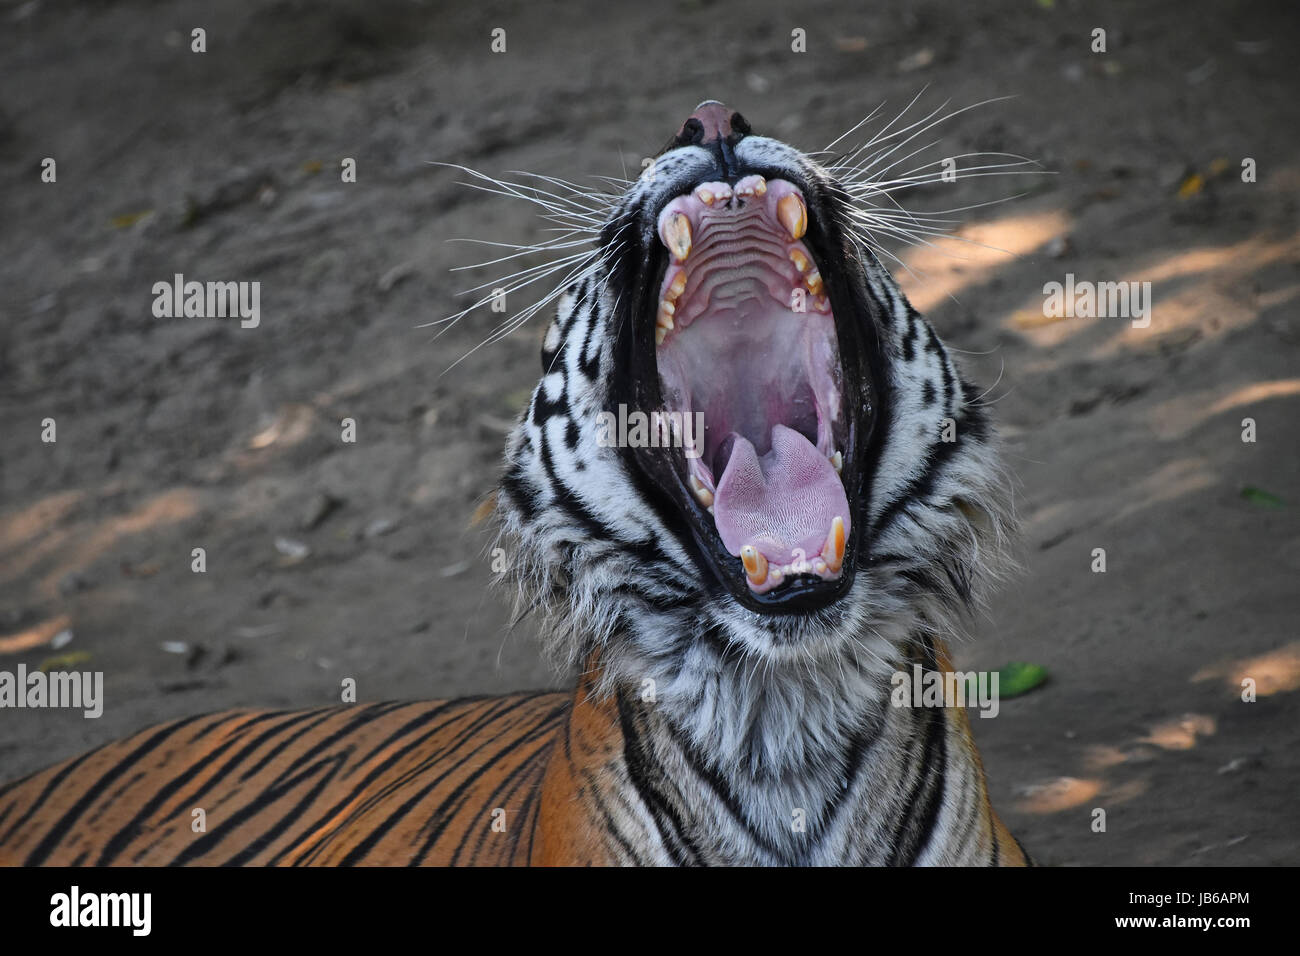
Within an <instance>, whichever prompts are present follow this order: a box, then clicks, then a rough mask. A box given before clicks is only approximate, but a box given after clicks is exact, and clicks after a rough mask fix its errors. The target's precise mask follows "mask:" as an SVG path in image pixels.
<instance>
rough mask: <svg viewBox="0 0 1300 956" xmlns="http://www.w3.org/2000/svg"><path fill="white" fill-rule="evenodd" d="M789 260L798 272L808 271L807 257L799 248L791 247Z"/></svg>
mask: <svg viewBox="0 0 1300 956" xmlns="http://www.w3.org/2000/svg"><path fill="white" fill-rule="evenodd" d="M790 261H791V262H793V263H794V267H795V268H796V269H798V270H799V271H800V272H807V271H808V266H809V262H808V257H807V256H805V255H804V254H803V252H802V251H801V250H799V249H791V250H790Z"/></svg>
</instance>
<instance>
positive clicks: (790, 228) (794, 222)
mask: <svg viewBox="0 0 1300 956" xmlns="http://www.w3.org/2000/svg"><path fill="white" fill-rule="evenodd" d="M776 218H777V219H779V220H781V225H783V226H785V229H786V232H788V233H790V238H791V239H802V238H803V234H804V233H805V232H807V231H808V207H807V206H805V205H804V204H803V197H802V196H800V195H799V194H798V193H790V194H789V195H788V196H782V197H781V201H780V202H778V203H777V204H776Z"/></svg>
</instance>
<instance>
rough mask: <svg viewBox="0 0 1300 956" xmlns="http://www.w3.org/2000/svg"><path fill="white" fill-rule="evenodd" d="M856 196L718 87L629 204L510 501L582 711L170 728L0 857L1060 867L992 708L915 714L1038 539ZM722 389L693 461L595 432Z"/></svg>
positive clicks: (705, 403) (509, 710) (611, 227)
mask: <svg viewBox="0 0 1300 956" xmlns="http://www.w3.org/2000/svg"><path fill="white" fill-rule="evenodd" d="M855 195H857V194H856V193H855V192H854V190H853V188H852V185H851V183H847V182H845V181H841V180H837V179H836V177H835V170H834V169H832V170H827V169H824V168H822V167H821V166H819V165H818V164H816V163H814V162H813V161H812V160H811V159H809V158H808V157H807V156H805V155H804V154H802V153H800V152H798V151H797V150H795V149H793V148H792V147H789V146H787V145H785V144H782V143H779V142H777V141H775V140H772V139H768V138H765V137H762V136H758V135H754V134H753V133H752V132H751V130H750V128H749V125H748V123H747V122H745V121H744V119H743V118H741V117H740V116H739V115H738V114H735V113H733V112H731V111H729V110H727V109H726V108H725V107H722V106H721V104H716V103H712V102H710V103H705V104H702V106H701V107H700V108H699V109H698V110H697V111H696V113H695V114H694V115H693V116H692V117H691V118H690V119H688V120H687V122H686V123H685V124H683V126H682V128H681V130H680V131H679V132H678V134H677V136H676V138H675V139H674V140H673V141H672V143H671V144H670V145H669V147H668V148H667V149H666V150H665V152H664V153H663V154H661V155H660V156H659V157H658V158H657V160H656V161H655V164H654V166H653V170H652V173H651V174H647V175H646V176H643V177H642V178H640V179H638V180H637V181H635V182H634V183H631V184H629V187H628V189H627V191H626V192H625V193H624V194H623V195H621V196H619V197H616V198H614V199H613V200H611V201H610V202H609V204H608V208H605V209H603V210H602V211H601V215H600V217H599V223H598V224H597V225H598V229H599V241H598V243H597V245H596V247H595V249H594V251H593V252H592V254H591V255H590V257H589V258H588V259H585V260H582V261H581V262H580V263H579V268H575V269H574V270H573V272H572V273H571V275H574V276H575V278H574V280H573V281H572V282H571V284H569V285H568V286H567V287H566V288H565V289H564V291H563V294H562V295H560V297H559V299H558V308H557V310H556V317H555V319H554V321H553V322H552V324H551V325H550V326H549V328H548V329H547V331H546V333H545V336H544V340H543V347H542V366H543V373H544V374H543V377H542V379H541V381H540V382H539V384H538V386H537V388H536V390H535V391H534V393H533V396H532V400H531V402H530V404H529V407H528V409H527V410H526V411H525V413H524V414H523V416H522V417H521V419H520V421H519V423H518V425H517V427H516V428H515V429H514V431H513V433H512V434H511V436H510V438H509V440H508V442H507V447H506V465H505V472H504V475H503V479H502V484H501V488H500V491H499V493H498V497H497V504H498V507H497V511H498V516H499V519H500V534H501V541H500V544H501V546H502V547H504V548H505V549H506V553H507V554H509V555H510V558H511V560H510V562H509V570H510V574H509V580H510V581H511V582H513V584H514V585H515V587H516V594H517V605H518V608H519V610H520V611H528V612H531V613H532V614H533V616H534V619H535V621H536V625H537V627H538V628H539V630H540V633H541V638H542V640H543V643H544V647H545V649H546V651H547V653H548V654H549V655H550V656H551V657H552V658H553V659H554V660H555V661H556V663H557V664H558V665H561V666H567V667H574V668H577V669H579V671H580V674H581V677H580V680H579V683H578V686H577V688H576V690H575V692H574V693H573V694H572V695H559V694H532V695H515V696H511V697H505V698H497V699H490V700H472V701H452V702H447V703H444V702H435V703H424V704H377V705H366V706H360V707H354V708H351V709H347V710H342V709H332V708H325V709H321V710H316V711H307V712H301V713H269V712H268V713H256V712H236V713H231V714H223V715H216V716H209V717H206V718H195V719H192V720H190V721H181V722H176V723H173V724H169V725H165V726H164V727H162V728H153V729H152V730H148V731H143V732H141V733H140V734H138V735H136V736H135V737H132V738H129V739H128V740H126V741H123V742H120V743H117V744H110V745H108V746H107V747H104V748H101V749H100V750H98V751H94V752H92V753H91V754H89V755H86V756H84V757H81V758H78V759H77V760H74V761H69V762H68V763H65V764H61V765H59V766H56V767H53V768H50V769H49V770H46V771H44V772H42V773H39V774H36V775H34V776H33V777H30V778H28V779H27V780H25V781H19V782H18V783H16V784H11V785H10V786H9V787H8V788H6V789H5V790H3V791H0V861H4V862H15V863H28V864H35V863H99V864H113V863H141V862H143V863H194V864H216V863H251V864H403V865H405V864H412V863H423V864H529V863H531V864H542V865H562V864H584V863H592V864H757V865H782V864H800V865H831V864H979V865H988V864H1001V865H1011V864H1024V863H1027V862H1029V861H1028V858H1027V856H1026V855H1025V854H1024V852H1023V851H1022V849H1021V848H1020V846H1019V844H1018V843H1017V842H1016V841H1015V839H1014V838H1013V837H1012V836H1011V835H1010V833H1009V832H1008V831H1007V830H1006V828H1005V827H1004V826H1003V825H1002V823H1001V822H1000V821H999V820H998V818H997V816H996V814H995V813H994V812H993V810H992V807H991V805H990V803H989V800H988V795H987V790H986V785H985V779H984V772H983V769H982V766H981V764H980V759H979V755H978V753H977V752H976V749H975V747H974V744H973V742H972V739H971V734H970V726H969V721H968V720H967V718H966V714H965V712H964V710H963V709H961V708H954V707H896V706H892V705H891V700H890V696H891V695H890V691H891V688H892V685H891V677H892V676H893V675H894V674H896V673H898V672H905V673H910V672H911V669H912V667H913V666H914V665H919V666H920V667H922V668H923V669H925V670H928V671H945V672H946V671H950V670H951V665H950V664H949V662H948V658H947V650H946V644H947V642H948V641H949V640H950V639H952V638H954V637H957V636H958V635H959V634H960V633H961V631H960V626H961V623H962V620H963V617H964V614H965V612H966V611H967V609H969V608H970V607H971V606H973V605H975V604H977V603H978V602H979V601H980V600H981V599H982V595H983V594H984V593H985V590H986V588H987V587H988V585H989V583H990V582H991V581H993V580H995V579H996V578H997V577H998V576H1000V575H1001V574H1003V573H1004V571H1005V570H1006V569H1007V568H1008V567H1009V561H1008V559H1007V557H1006V551H1007V544H1008V541H1009V540H1010V539H1011V537H1012V535H1013V530H1014V522H1013V518H1012V514H1011V508H1010V494H1009V490H1008V483H1007V479H1006V477H1005V475H1004V473H1003V470H1002V468H1001V466H1000V463H999V459H998V455H997V451H996V446H995V439H994V435H993V431H992V428H991V426H990V424H989V422H988V421H987V420H986V417H985V414H984V412H983V409H982V408H981V407H979V405H978V404H977V396H978V393H977V392H976V391H975V390H974V389H973V388H972V387H971V386H970V385H969V384H967V383H966V382H964V380H963V379H962V378H961V376H960V374H959V372H958V370H957V368H956V366H955V364H954V363H953V361H952V359H951V358H950V357H949V355H948V353H947V351H946V349H945V348H944V346H943V344H942V343H941V342H940V341H939V339H938V337H937V335H936V334H935V332H934V330H933V328H932V327H931V326H930V325H929V324H928V323H927V322H926V321H925V320H924V319H923V318H922V317H921V316H920V315H919V314H918V313H917V312H916V311H915V310H914V309H913V308H912V307H911V305H910V304H909V303H908V302H907V300H906V298H905V297H904V296H903V294H902V292H901V291H900V290H899V288H898V286H897V285H896V284H895V282H894V281H893V279H892V278H891V277H890V275H889V274H888V272H887V271H886V270H885V269H884V268H883V266H882V265H881V264H880V261H879V260H878V259H877V258H876V256H875V255H874V253H873V251H872V246H871V243H870V242H869V241H868V238H867V236H866V235H865V233H864V230H863V229H862V228H861V220H860V216H859V214H858V213H857V212H856V211H855ZM586 198H587V199H588V200H590V199H591V198H592V197H586ZM782 230H784V231H782ZM593 231H595V230H594V229H593ZM737 248H740V251H739V252H737ZM692 254H694V255H695V257H696V258H695V259H694V260H692V258H691V256H692ZM701 290H704V291H701ZM787 292H789V293H790V299H789V302H790V303H797V304H798V306H802V308H801V307H796V306H794V305H789V304H787V302H786V294H787ZM727 310H730V311H727ZM791 323H796V324H793V325H792V324H791ZM797 323H802V324H797ZM759 337H763V340H764V341H769V342H774V343H787V344H788V347H787V348H773V347H768V348H766V349H765V350H764V351H763V353H762V354H757V353H755V354H747V353H746V351H745V350H746V348H747V347H748V341H749V338H759ZM719 343H721V345H719ZM710 348H714V349H717V351H716V352H714V353H710V352H709V351H708V350H709V349H710ZM774 352H777V353H781V354H780V355H778V356H777V357H775V358H774V357H773V355H772V353H774ZM701 356H702V357H701ZM747 387H748V388H751V389H753V393H752V394H751V393H746V388H747ZM776 393H780V396H781V397H778V398H774V399H773V398H770V396H771V395H773V394H776ZM760 398H762V399H764V401H763V402H761V403H760V402H759V401H758V400H759V399H760ZM768 399H770V400H768ZM747 403H748V404H747ZM694 404H699V405H701V406H702V407H703V411H704V413H705V424H706V427H708V423H709V421H710V420H712V421H713V422H715V423H716V422H718V421H722V422H723V423H724V426H725V427H721V428H714V429H713V430H712V431H710V432H708V433H707V434H706V435H704V436H697V438H698V440H699V442H700V444H699V446H698V447H697V448H696V449H695V450H696V451H698V452H700V454H699V456H698V458H697V459H692V458H689V457H687V456H686V455H685V454H684V448H683V446H682V445H680V444H679V445H677V446H673V445H671V444H669V447H659V446H656V445H651V446H649V447H647V446H646V445H644V444H636V443H629V442H622V443H619V442H609V441H606V440H602V438H601V435H600V433H599V428H598V423H599V422H601V421H602V416H608V415H612V414H615V413H616V412H617V410H618V409H620V408H622V409H623V410H624V412H626V411H627V410H629V409H630V410H631V411H633V412H646V413H648V412H651V411H655V410H662V409H665V408H671V407H673V406H674V405H677V406H680V407H679V408H678V409H677V410H683V411H685V412H686V413H690V412H692V411H693V410H694V408H693V405H694ZM760 404H761V405H762V408H761V410H760V411H755V410H754V408H755V406H757V405H760ZM810 409H815V415H814V414H813V413H812V412H811V411H810ZM619 414H622V413H619ZM606 421H608V419H606ZM723 431H725V432H727V434H725V435H721V434H720V432H723ZM606 437H607V436H606ZM791 488H795V492H796V493H793V494H792V493H791V492H790V489H791ZM764 508H769V509H772V508H775V512H774V513H773V515H772V520H771V522H768V523H765V522H766V521H767V517H766V512H764V510H763V509H764ZM778 518H779V521H778V520H777V519H778ZM832 518H833V519H834V520H832ZM768 524H771V526H772V527H776V525H777V524H779V525H780V534H777V533H775V532H773V533H772V534H760V532H763V531H765V530H767V529H768ZM756 529H757V530H756ZM823 539H824V540H825V542H826V543H825V545H824V546H822V547H821V550H817V547H818V546H819V545H820V543H821V542H822V540H823ZM810 542H811V544H810ZM194 806H204V807H206V808H207V813H208V816H209V820H210V821H211V823H210V830H209V832H207V833H201V834H196V833H194V832H192V831H191V828H190V826H189V814H190V810H191V808H192V807H194Z"/></svg>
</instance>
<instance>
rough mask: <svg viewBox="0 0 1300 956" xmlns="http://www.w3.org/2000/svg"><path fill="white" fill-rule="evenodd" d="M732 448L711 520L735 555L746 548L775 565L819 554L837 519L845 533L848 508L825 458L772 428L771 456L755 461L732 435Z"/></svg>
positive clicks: (794, 435) (790, 432) (783, 429)
mask: <svg viewBox="0 0 1300 956" xmlns="http://www.w3.org/2000/svg"><path fill="white" fill-rule="evenodd" d="M733 438H734V442H735V444H734V446H733V447H732V451H731V457H730V459H728V461H727V467H726V469H725V470H724V471H723V472H722V479H721V480H720V481H719V482H718V486H717V488H716V490H715V491H714V495H713V519H714V523H715V525H716V526H717V529H718V533H719V535H721V537H722V543H723V544H724V545H726V547H727V550H728V551H729V552H730V553H731V554H734V555H739V554H740V549H741V548H743V547H744V546H745V545H747V544H750V545H753V546H754V547H756V548H758V550H759V551H760V552H762V554H763V556H764V557H765V558H767V560H768V561H769V562H770V563H772V564H776V565H788V564H790V563H791V562H792V561H794V560H797V559H798V558H799V557H800V555H798V554H796V553H795V552H796V551H800V550H801V551H802V552H803V555H802V556H803V557H805V558H807V559H809V560H811V559H813V558H815V557H816V556H817V555H818V554H820V553H821V550H822V546H823V545H824V544H825V543H826V535H827V532H828V531H829V530H830V528H831V523H832V522H833V521H834V520H835V518H836V517H837V516H839V517H843V519H844V521H845V523H846V528H845V530H846V531H847V530H848V529H847V522H848V520H849V517H848V516H849V502H848V498H847V497H846V496H845V494H844V485H843V484H842V483H841V481H840V477H839V475H837V474H836V473H835V468H834V467H833V466H832V465H831V463H830V462H829V461H828V460H827V458H826V456H825V455H823V454H822V453H821V452H819V451H818V450H817V448H816V447H815V446H814V445H813V443H812V442H810V441H809V440H808V439H807V438H804V436H803V435H801V434H800V433H799V432H797V431H795V430H794V429H793V428H789V427H787V426H785V425H776V426H774V427H773V428H772V450H771V451H769V452H768V453H767V454H766V455H764V456H763V457H762V458H760V457H759V456H758V454H757V452H756V451H755V450H754V446H753V444H752V443H751V442H750V441H749V440H748V439H747V438H744V437H743V436H741V435H734V436H733Z"/></svg>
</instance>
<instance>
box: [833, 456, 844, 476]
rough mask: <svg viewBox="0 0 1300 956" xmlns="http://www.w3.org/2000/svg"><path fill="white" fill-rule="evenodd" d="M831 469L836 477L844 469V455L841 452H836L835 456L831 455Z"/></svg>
mask: <svg viewBox="0 0 1300 956" xmlns="http://www.w3.org/2000/svg"><path fill="white" fill-rule="evenodd" d="M831 467H832V468H834V469H835V474H837V475H838V474H839V473H840V471H841V470H842V469H843V468H844V455H843V454H842V453H841V452H838V451H837V452H836V453H835V454H833V455H831Z"/></svg>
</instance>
